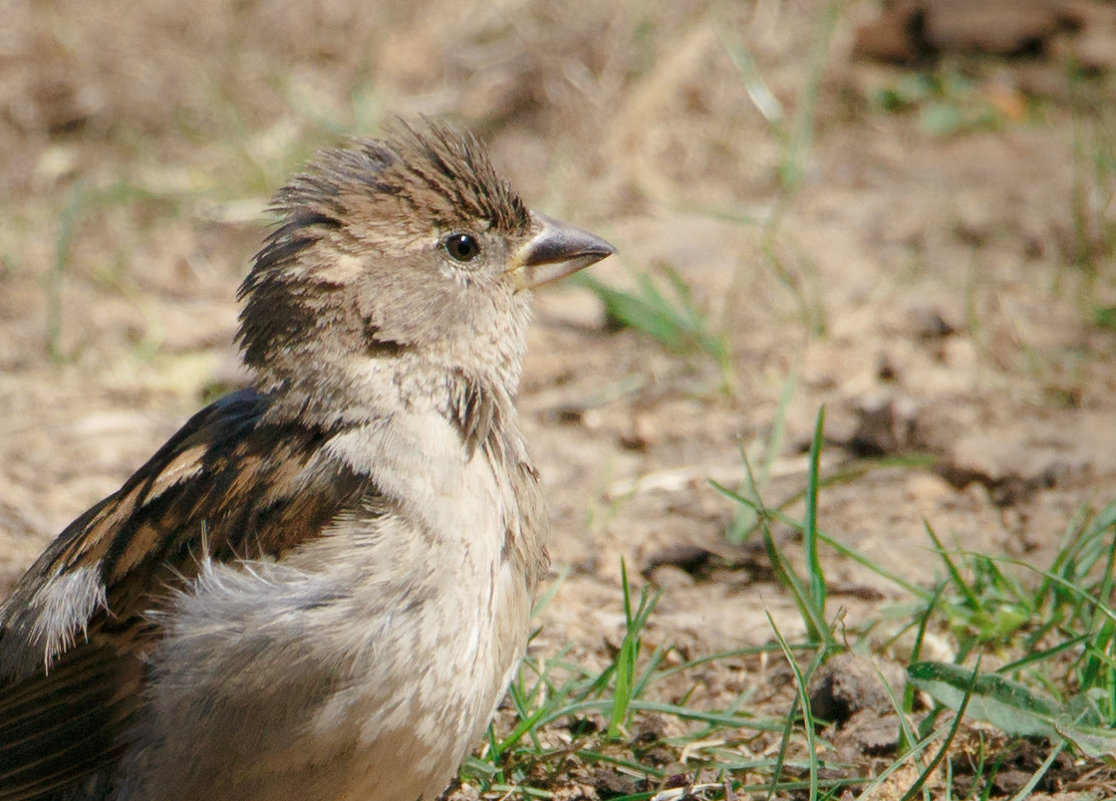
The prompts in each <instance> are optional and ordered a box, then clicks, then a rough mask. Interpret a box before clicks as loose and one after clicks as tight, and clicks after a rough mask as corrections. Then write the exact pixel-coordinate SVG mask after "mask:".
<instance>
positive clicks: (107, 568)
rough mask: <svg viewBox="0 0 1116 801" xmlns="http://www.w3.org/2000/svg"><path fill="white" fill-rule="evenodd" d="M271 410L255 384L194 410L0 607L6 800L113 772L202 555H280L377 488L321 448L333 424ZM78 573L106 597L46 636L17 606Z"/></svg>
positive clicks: (38, 795) (0, 792)
mask: <svg viewBox="0 0 1116 801" xmlns="http://www.w3.org/2000/svg"><path fill="white" fill-rule="evenodd" d="M267 404H268V399H267V398H266V396H261V395H258V394H256V393H255V392H253V391H251V390H246V391H243V392H239V393H236V394H234V395H230V396H228V397H226V398H223V399H222V400H220V401H218V402H216V403H214V404H213V405H211V406H209V407H207V408H206V409H204V410H202V411H201V412H199V413H198V414H197V415H195V416H194V417H193V418H191V420H190V421H189V422H187V423H186V425H185V426H183V428H182V429H181V430H180V431H179V432H178V433H177V434H175V435H174V437H172V438H171V439H170V440H169V441H168V442H167V443H166V444H165V445H164V446H163V447H162V448H161V449H160V450H159V451H158V452H157V453H156V454H155V455H154V456H153V457H152V458H151V459H150V460H149V461H148V462H147V464H145V465H144V466H143V467H141V468H140V469H139V470H138V471H137V472H136V473H135V475H133V476H132V477H131V478H130V479H128V481H127V482H126V483H125V484H124V486H123V487H121V489H120V490H119V491H117V492H116V493H115V494H113V495H111V496H109V497H108V498H106V499H105V500H104V501H102V502H101V503H99V504H97V505H96V506H94V507H93V508H92V509H90V510H89V511H88V512H86V513H85V514H84V515H82V516H81V517H80V518H78V519H77V520H75V521H74V522H73V523H72V524H71V525H70V526H68V527H67V528H66V530H65V531H63V532H62V534H61V535H59V537H58V538H57V539H56V540H55V541H54V543H53V544H52V545H51V546H50V547H49V548H48V549H47V550H46V551H45V552H44V553H43V555H42V556H41V557H40V558H39V560H38V561H37V562H36V563H35V564H34V565H33V566H32V567H31V569H30V570H29V571H28V572H27V574H26V575H25V576H24V577H23V580H22V581H21V582H20V584H19V585H18V586H17V588H16V590H15V592H14V593H13V594H12V597H11V598H10V599H9V600H8V602H7V604H6V605H5V607H4V608H2V609H0V624H3V626H4V627H3V629H0V668H2V672H0V801H14V800H15V799H21V801H25V800H26V799H45V798H50V797H51V794H50V793H51V790H52V789H56V788H59V787H66V786H69V785H71V784H73V783H74V782H75V781H78V780H82V779H83V777H87V780H90V781H95V780H97V779H96V774H98V772H102V771H105V770H106V768H111V765H112V763H113V762H114V761H115V760H116V759H117V758H118V757H119V754H120V748H121V742H120V738H121V735H122V734H123V733H124V732H125V731H126V730H127V726H128V721H129V719H130V718H131V717H132V715H134V713H135V711H136V709H137V708H138V706H139V703H140V701H141V697H140V693H141V691H142V686H143V662H142V659H143V656H144V654H146V653H147V652H148V651H149V650H150V648H151V647H152V645H153V644H154V643H155V642H156V641H157V639H158V637H159V631H158V628H157V624H156V623H155V622H154V621H153V620H152V618H151V617H150V616H149V615H148V613H149V612H150V611H152V610H157V609H159V608H160V606H161V605H162V604H163V603H164V602H165V599H166V598H167V597H168V596H169V594H170V593H171V591H172V590H173V588H175V587H180V586H182V583H183V582H184V581H185V580H188V579H189V578H190V577H192V576H194V575H196V573H197V569H198V564H199V562H200V560H201V558H202V557H203V556H209V557H210V558H213V559H217V560H221V561H230V560H234V559H258V558H266V557H279V556H281V555H282V554H283V553H284V552H285V551H287V550H289V549H291V548H294V547H297V546H298V545H299V544H301V543H303V542H306V541H307V540H310V539H313V538H314V537H317V536H319V535H320V534H321V532H322V530H323V528H324V527H325V526H326V525H327V524H328V523H329V522H330V521H331V520H333V519H334V518H335V517H336V516H337V515H338V514H339V513H341V512H343V511H345V510H346V509H350V508H352V507H353V506H355V505H356V504H357V503H359V502H360V499H361V498H362V497H365V496H366V495H368V494H370V493H372V492H374V488H373V487H372V486H371V483H370V481H369V479H368V478H367V477H366V476H360V475H357V474H355V473H354V472H353V471H352V470H351V469H350V468H349V467H348V466H347V465H345V464H344V463H342V462H340V461H339V460H337V459H336V458H333V457H331V456H329V455H328V454H327V453H326V452H325V451H324V450H323V447H322V446H323V445H324V444H325V443H326V442H327V441H328V440H329V438H330V437H331V436H332V435H333V434H336V433H337V431H325V430H321V429H307V428H304V427H300V426H294V425H290V424H283V423H279V424H276V423H271V422H268V421H267V419H266V417H265V415H264V413H265V411H266V409H267ZM82 569H86V570H88V571H92V572H93V574H94V575H96V576H97V577H98V578H99V579H100V585H101V586H102V587H103V588H104V601H105V603H104V605H103V606H98V607H96V608H92V607H91V608H92V612H91V614H90V615H89V617H88V619H80V620H73V621H70V630H68V631H66V632H65V636H64V637H57V636H56V637H54V638H53V640H51V639H50V638H47V637H44V636H43V635H42V633H41V632H42V629H41V628H40V629H39V630H38V632H36V628H35V625H36V623H38V624H40V626H41V625H42V624H43V623H44V621H42V620H37V619H36V617H35V614H22V613H20V611H19V610H26V609H39V610H42V609H44V608H45V607H49V606H50V604H46V605H45V607H44V604H43V603H42V600H41V599H42V597H43V596H44V594H45V595H50V593H51V592H52V590H53V589H54V588H55V587H56V586H57V585H56V584H55V583H52V582H54V581H55V579H56V577H57V576H59V575H67V574H72V573H74V572H75V571H80V570H82ZM59 592H60V591H59ZM65 603H73V600H72V599H59V604H58V605H61V606H63V607H64V605H65ZM58 605H55V607H54V608H55V610H57V607H58ZM37 614H39V615H46V614H47V612H45V611H39V612H38V613H37ZM54 614H55V615H57V611H55V612H54ZM61 619H62V620H67V618H66V617H65V616H64V615H63V616H62V617H61ZM46 622H49V621H46ZM54 624H55V625H56V626H57V620H55V621H54ZM46 664H49V669H47V670H44V665H46ZM4 674H6V675H7V678H3V677H2V676H3V675H4Z"/></svg>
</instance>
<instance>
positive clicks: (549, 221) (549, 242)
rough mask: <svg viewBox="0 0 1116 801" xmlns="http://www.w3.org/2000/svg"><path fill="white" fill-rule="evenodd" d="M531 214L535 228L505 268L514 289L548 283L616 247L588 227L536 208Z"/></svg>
mask: <svg viewBox="0 0 1116 801" xmlns="http://www.w3.org/2000/svg"><path fill="white" fill-rule="evenodd" d="M531 216H532V217H533V218H534V219H535V222H536V223H537V224H538V231H537V233H536V234H535V235H534V236H533V237H531V239H529V240H528V241H527V242H526V243H525V244H524V245H523V246H522V247H521V248H519V250H517V251H516V252H515V254H514V255H513V256H512V263H511V267H510V268H509V269H508V272H509V273H511V276H512V278H514V279H515V284H516V288H517V289H534V288H535V287H539V286H542V285H543V284H549V283H550V282H551V281H557V280H558V279H560V278H565V277H566V276H567V275H573V274H574V273H576V272H577V271H578V270H583V269H585V268H586V267H588V266H589V265H590V264H595V263H596V262H598V261H600V260H601V259H603V258H604V257H605V256H611V255H612V254H613V253H615V252H616V248H614V247H613V246H612V245H610V244H609V243H608V242H606V241H604V240H603V239H601V238H600V237H599V236H596V235H595V234H591V233H589V232H588V231H582V230H581V229H580V228H574V227H573V226H572V225H567V224H566V223H564V222H561V221H559V220H555V219H554V218H553V217H547V216H546V215H545V214H540V213H539V212H537V211H533V212H531Z"/></svg>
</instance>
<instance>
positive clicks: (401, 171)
mask: <svg viewBox="0 0 1116 801" xmlns="http://www.w3.org/2000/svg"><path fill="white" fill-rule="evenodd" d="M271 209H272V212H273V213H274V215H275V217H276V222H275V225H274V227H273V228H272V230H271V232H270V233H269V235H268V236H267V237H266V238H265V239H264V242H263V245H262V247H261V249H260V250H259V252H258V253H257V254H256V256H255V257H254V260H253V263H252V266H251V269H250V271H249V273H248V275H247V277H246V278H245V279H244V281H243V283H242V285H241V287H240V289H239V292H238V299H239V301H240V302H241V310H240V313H239V317H238V328H237V334H236V341H237V344H238V346H239V349H240V353H241V357H242V360H243V362H244V365H245V366H246V368H247V371H248V375H250V377H251V378H250V382H249V385H248V386H247V388H245V389H241V390H239V391H236V392H234V393H232V394H229V395H227V396H225V397H223V398H221V399H219V400H217V401H216V402H214V403H212V404H211V405H209V406H207V407H206V408H204V409H202V410H201V411H199V412H198V413H197V414H195V415H194V416H193V417H192V418H190V419H189V420H188V421H187V422H186V423H185V424H184V425H183V427H182V428H181V429H180V430H179V431H178V432H177V433H176V434H174V435H173V436H172V437H171V438H170V439H169V440H168V441H167V442H166V443H165V444H164V445H163V446H162V447H161V448H159V449H158V451H156V453H155V454H154V455H153V456H152V457H151V458H150V459H149V460H148V461H147V462H146V463H145V464H144V465H143V466H142V467H140V468H139V469H138V470H137V471H136V472H135V473H134V474H133V475H132V476H131V477H130V478H129V479H127V481H125V482H124V484H123V486H121V487H120V489H119V490H117V491H116V492H115V493H113V494H112V495H109V496H108V497H107V498H105V499H104V500H102V501H101V502H100V503H97V504H96V505H95V506H93V507H92V508H91V509H89V510H88V511H87V512H85V513H84V514H82V515H81V516H80V517H78V518H77V519H76V520H74V521H73V522H72V523H71V524H70V525H69V526H68V527H66V528H65V529H64V530H63V531H62V532H61V534H59V536H58V537H57V538H56V539H55V540H54V541H53V542H52V543H51V544H50V545H49V546H48V547H47V548H46V550H45V551H44V552H43V553H42V555H41V556H40V557H39V558H38V560H37V561H35V562H34V564H33V565H32V566H31V567H30V568H29V569H28V571H27V572H26V574H25V575H24V576H23V577H22V579H21V580H20V581H19V582H18V583H17V585H16V586H15V589H14V590H13V592H12V593H11V594H10V595H9V597H8V598H7V600H6V601H5V602H4V603H3V605H2V606H0V801H15V800H16V799H19V801H32V800H34V801H46V800H47V799H50V800H51V801H170V799H209V800H210V801H222V800H223V799H230V800H231V799H237V801H278V800H279V799H283V800H284V801H286V799H300V801H317V800H318V799H321V801H345V800H347V799H354V800H355V799H360V800H361V801H386V799H393V801H419V800H420V799H421V800H424V801H433V800H434V799H435V798H436V797H437V796H438V795H439V793H441V792H442V791H443V790H444V789H445V787H446V786H447V784H448V783H449V782H450V781H451V780H452V778H453V775H454V773H455V771H456V770H457V769H458V767H459V765H460V763H461V761H462V760H463V758H464V756H465V754H466V753H467V751H468V749H469V748H470V747H471V746H473V745H474V744H475V743H476V742H477V740H478V739H479V738H480V736H481V734H482V733H483V731H484V728H485V727H486V726H487V725H488V723H489V721H490V720H491V718H492V716H493V714H494V712H495V710H496V708H497V707H498V704H499V702H500V700H501V699H502V696H503V695H504V693H505V691H506V688H507V686H508V684H509V682H510V680H511V679H512V677H513V675H514V673H515V671H516V670H517V667H518V663H519V661H520V659H521V657H522V655H523V653H524V651H525V648H526V642H527V638H528V634H529V628H530V611H531V605H532V599H533V595H534V592H535V590H536V587H537V585H538V583H539V581H540V579H541V578H542V577H543V575H544V574H545V571H546V570H547V566H548V557H547V552H546V540H547V537H548V529H549V519H548V514H547V510H546V504H545V499H544V497H543V493H542V491H541V488H540V479H539V473H538V471H537V470H536V468H535V466H534V463H533V462H532V460H531V458H530V456H529V454H528V451H527V448H526V445H525V442H524V438H523V436H522V434H521V431H520V427H519V424H518V419H517V412H516V406H515V401H516V395H517V391H518V384H519V379H520V373H521V369H522V365H523V358H524V352H525V343H526V330H527V326H528V322H529V319H530V306H531V295H532V290H534V289H536V288H537V287H539V286H542V285H544V284H548V283H550V282H552V281H556V280H559V279H561V278H564V277H566V276H568V275H570V274H572V273H574V272H576V271H578V270H580V269H582V268H585V267H587V266H589V265H591V264H593V263H595V262H597V261H599V260H601V259H603V258H605V257H607V256H609V255H611V254H613V253H615V252H616V249H615V248H614V247H613V246H612V245H611V244H609V243H608V242H607V241H605V240H604V239H602V238H600V237H598V236H596V235H594V234H591V233H589V232H587V231H584V230H582V229H579V228H576V227H574V226H572V225H569V224H567V223H564V222H560V221H558V220H556V219H553V218H551V217H549V216H547V215H545V214H542V213H541V212H538V211H534V210H532V209H530V208H528V207H527V206H526V205H525V204H524V201H523V200H522V199H521V198H520V196H519V195H518V194H517V193H516V191H515V190H514V189H513V188H512V187H511V185H510V184H509V183H508V182H507V181H506V180H505V179H504V178H503V177H501V175H500V174H499V173H498V172H497V171H496V169H495V168H494V166H493V164H492V161H491V159H490V157H489V156H488V155H487V153H486V150H485V148H484V146H483V145H482V144H481V143H480V141H479V140H478V139H477V138H476V137H475V136H474V135H472V134H471V133H468V132H466V131H464V130H461V129H459V128H457V127H455V126H452V125H450V124H447V123H442V122H437V121H432V120H428V119H425V118H423V119H422V120H420V121H413V122H407V121H402V120H400V121H397V122H396V123H395V124H394V126H392V127H389V129H388V131H387V132H386V133H385V134H384V135H383V136H382V137H381V138H356V139H352V140H349V141H347V142H345V143H343V144H342V145H340V146H338V147H335V148H332V149H327V150H324V151H321V152H319V153H318V154H317V155H316V156H315V157H314V158H313V159H312V160H311V161H310V162H309V163H308V165H307V166H306V167H305V168H304V169H303V170H302V171H301V172H299V173H298V174H296V175H295V176H294V177H293V178H291V179H290V180H289V182H288V183H287V184H286V185H285V186H283V188H281V189H280V190H279V191H278V192H277V194H276V195H275V197H274V199H273V201H272V207H271Z"/></svg>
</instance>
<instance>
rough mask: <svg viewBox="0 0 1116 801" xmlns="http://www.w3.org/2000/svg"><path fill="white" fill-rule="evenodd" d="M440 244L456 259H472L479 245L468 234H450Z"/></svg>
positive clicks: (478, 249) (476, 253) (475, 255)
mask: <svg viewBox="0 0 1116 801" xmlns="http://www.w3.org/2000/svg"><path fill="white" fill-rule="evenodd" d="M442 244H443V245H444V246H445V248H446V253H448V254H450V256H451V257H452V258H453V259H456V260H457V261H472V260H473V259H475V258H476V257H477V255H478V254H479V253H480V245H478V244H477V240H475V239H473V237H471V236H470V235H469V234H450V235H449V236H448V237H446V241H445V242H443V243H442Z"/></svg>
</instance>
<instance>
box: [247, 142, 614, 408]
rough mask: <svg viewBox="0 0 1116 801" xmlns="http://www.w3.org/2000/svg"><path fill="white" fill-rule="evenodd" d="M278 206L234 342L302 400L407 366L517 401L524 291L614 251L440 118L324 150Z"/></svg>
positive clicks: (267, 381)
mask: <svg viewBox="0 0 1116 801" xmlns="http://www.w3.org/2000/svg"><path fill="white" fill-rule="evenodd" d="M273 210H274V211H276V212H277V213H278V215H279V223H278V226H277V227H276V229H275V230H274V231H273V232H272V233H271V235H270V236H269V237H268V238H267V240H266V242H265V244H264V247H263V248H262V249H261V250H260V252H259V253H258V254H257V255H256V258H255V263H254V265H253V268H252V271H251V273H250V274H249V276H248V278H247V279H246V280H245V281H244V284H243V285H242V286H241V289H240V297H241V298H242V300H243V301H244V306H243V310H242V311H241V314H240V330H239V334H238V339H239V341H240V345H241V349H242V350H243V354H244V360H245V362H246V363H247V364H248V366H249V367H250V368H252V369H253V370H254V371H255V372H256V374H257V376H258V378H259V380H260V382H261V384H262V385H263V386H264V388H266V389H269V390H278V391H280V392H282V391H288V390H289V391H298V390H297V387H299V386H300V385H304V384H305V383H306V382H307V381H312V382H314V383H315V386H314V387H312V388H311V387H305V388H304V390H303V391H304V392H307V393H309V392H310V390H311V389H312V390H313V392H314V393H316V394H321V393H322V392H330V391H338V392H343V391H344V390H345V389H346V387H348V386H349V385H350V384H352V383H353V382H357V383H360V380H361V376H363V375H365V374H366V373H367V371H368V370H369V369H381V368H382V367H383V365H384V364H385V363H390V362H391V361H392V360H395V361H396V362H399V361H400V360H402V361H404V362H406V363H407V365H408V366H407V367H406V369H408V370H411V371H414V370H416V369H418V370H420V371H421V370H422V369H430V370H433V371H437V370H439V369H443V370H459V371H462V372H464V373H466V374H474V373H475V374H477V376H478V377H479V378H481V379H483V380H486V381H489V382H493V383H496V384H500V385H503V386H504V387H505V388H506V389H508V390H509V391H511V392H513V393H514V389H515V386H514V385H515V383H516V382H517V381H518V375H519V364H520V359H521V358H522V352H523V347H524V336H525V329H526V325H527V321H528V317H529V309H528V296H529V294H530V293H529V292H527V291H525V290H529V289H532V288H534V287H537V286H539V285H541V284H545V283H549V282H551V281H554V280H557V279H559V278H562V277H564V276H566V275H569V274H571V273H573V272H576V271H577V270H580V269H582V268H583V267H586V266H588V265H590V264H592V263H594V262H596V261H599V260H600V259H602V258H604V257H605V256H608V255H609V254H611V253H614V252H615V249H614V248H613V247H612V245H610V244H608V243H607V242H605V241H604V240H603V239H600V238H599V237H596V236H594V235H593V234H590V233H588V232H586V231H582V230H579V229H577V228H574V227H572V226H569V225H566V224H564V223H561V222H559V221H557V220H554V219H551V218H549V217H547V216H545V215H543V214H540V213H537V212H534V211H531V210H530V209H528V208H527V207H526V206H525V205H524V204H523V201H522V200H520V198H519V196H518V195H517V194H516V192H515V191H514V190H513V189H512V188H511V186H510V185H509V184H508V183H507V181H505V180H504V179H503V178H502V177H500V175H499V174H497V172H496V171H495V169H494V168H493V166H492V164H491V162H490V161H489V159H488V156H487V155H486V153H485V151H484V149H483V147H482V146H481V144H480V143H479V142H478V141H477V140H476V139H475V138H474V137H473V136H471V135H470V134H467V133H461V132H458V131H456V130H454V129H452V128H449V127H446V126H443V125H437V124H429V125H427V126H424V127H423V129H422V130H416V129H415V128H412V127H410V126H407V125H401V126H400V129H399V130H398V131H397V132H396V134H395V135H394V136H393V137H391V138H388V139H360V140H354V141H353V142H351V143H350V144H349V145H348V146H347V147H344V148H340V149H335V150H326V151H323V152H321V153H320V154H319V155H318V156H317V158H316V159H315V160H314V161H312V162H311V163H310V164H309V165H308V166H307V168H306V169H305V170H304V171H303V172H302V173H301V174H299V175H297V176H296V177H295V178H294V179H292V180H291V181H290V182H289V183H288V184H287V185H286V186H285V187H284V188H283V189H281V190H280V191H279V193H278V194H277V196H276V198H275V201H274V204H273ZM509 384H510V386H509ZM323 385H324V386H323ZM345 394H348V393H345Z"/></svg>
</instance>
